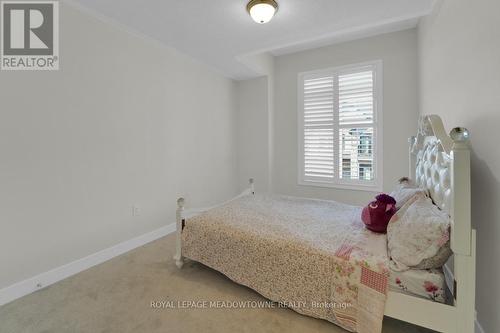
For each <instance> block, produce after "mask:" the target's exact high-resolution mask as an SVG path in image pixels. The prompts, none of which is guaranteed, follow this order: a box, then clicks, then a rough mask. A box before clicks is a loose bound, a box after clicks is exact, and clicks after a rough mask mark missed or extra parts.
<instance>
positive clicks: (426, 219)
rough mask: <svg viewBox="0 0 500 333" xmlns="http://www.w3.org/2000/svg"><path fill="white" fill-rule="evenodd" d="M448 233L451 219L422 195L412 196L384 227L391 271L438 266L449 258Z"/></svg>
mask: <svg viewBox="0 0 500 333" xmlns="http://www.w3.org/2000/svg"><path fill="white" fill-rule="evenodd" d="M449 230H450V217H449V216H448V215H447V214H446V213H444V212H442V211H441V210H440V209H439V208H438V207H437V206H436V205H434V204H433V203H432V201H431V199H429V198H427V197H426V196H425V195H424V194H417V195H414V196H413V197H412V198H411V199H410V200H408V202H406V204H405V205H404V206H403V207H402V208H401V209H400V210H399V211H398V212H397V213H396V214H395V215H394V216H393V217H392V219H391V221H390V222H389V225H388V226H387V246H388V252H389V257H390V258H391V263H390V266H391V268H392V269H394V270H396V271H402V270H407V269H408V268H420V269H427V268H438V267H441V266H442V265H443V264H444V263H445V262H446V260H447V259H448V258H449V256H450V255H451V250H449V239H450V234H449ZM446 247H448V249H446ZM443 248H444V250H443ZM429 266H432V267H429Z"/></svg>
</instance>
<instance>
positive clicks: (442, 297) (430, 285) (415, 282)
mask: <svg viewBox="0 0 500 333" xmlns="http://www.w3.org/2000/svg"><path fill="white" fill-rule="evenodd" d="M389 290H391V291H395V292H399V293H403V294H407V295H411V296H417V297H421V298H426V299H429V300H432V301H435V302H440V303H446V280H445V276H444V273H443V270H442V269H426V270H421V269H410V270H407V271H404V272H395V271H392V270H391V271H390V277H389Z"/></svg>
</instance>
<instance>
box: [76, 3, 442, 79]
mask: <svg viewBox="0 0 500 333" xmlns="http://www.w3.org/2000/svg"><path fill="white" fill-rule="evenodd" d="M73 1H76V2H78V3H79V4H81V5H82V6H83V7H86V8H87V9H89V10H91V11H94V12H97V13H99V14H100V15H104V16H106V17H108V18H110V19H112V20H113V21H116V22H118V23H120V24H122V25H125V26H127V27H128V28H130V29H132V30H134V31H136V32H138V33H141V34H143V35H146V36H148V37H151V38H153V39H156V40H158V41H159V42H161V43H163V44H166V45H168V46H170V47H174V48H176V49H177V50H179V51H181V52H183V53H185V54H187V55H189V56H191V57H193V58H195V59H197V60H199V61H201V62H203V63H205V64H207V65H209V66H211V67H212V68H214V69H216V70H218V71H219V72H221V73H222V74H223V75H225V76H227V77H230V78H234V79H247V78H251V77H255V76H258V74H259V73H256V72H255V71H254V70H252V69H251V68H250V67H249V66H247V65H245V63H244V61H242V59H244V58H245V56H246V55H255V54H258V53H263V52H269V53H271V54H273V55H283V54H287V53H292V52H296V51H300V50H305V49H310V48H314V47H319V46H323V45H328V44H333V43H336V42H340V41H346V40H352V39H356V38H362V37H367V36H371V35H375V34H380V33H385V32H391V31H397V30H402V29H407V28H411V27H415V26H416V24H417V22H418V19H419V18H420V17H422V16H424V15H427V14H428V13H429V12H430V10H431V9H432V6H433V4H434V0H307V1H304V0H277V1H278V3H279V6H280V8H279V10H278V12H277V14H276V16H275V17H274V19H273V20H272V21H271V22H270V23H268V24H264V25H259V24H256V23H255V22H253V21H252V19H251V18H250V17H249V15H248V14H247V12H246V9H245V6H246V4H247V0H180V1H179V0H142V1H137V0H120V1H116V0H73Z"/></svg>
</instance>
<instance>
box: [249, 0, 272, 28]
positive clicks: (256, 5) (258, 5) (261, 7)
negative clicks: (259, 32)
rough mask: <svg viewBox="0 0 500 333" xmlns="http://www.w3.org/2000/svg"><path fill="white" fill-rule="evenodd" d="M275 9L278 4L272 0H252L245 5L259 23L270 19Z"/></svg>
mask: <svg viewBox="0 0 500 333" xmlns="http://www.w3.org/2000/svg"><path fill="white" fill-rule="evenodd" d="M277 9H278V4H277V3H276V1H274V0H252V1H250V2H249V3H248V5H247V10H248V13H249V14H250V16H251V17H252V19H253V20H254V21H255V22H257V23H259V24H264V23H267V22H269V21H271V19H272V18H273V17H274V14H275V13H276V10H277Z"/></svg>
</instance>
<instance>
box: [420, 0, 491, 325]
mask: <svg viewBox="0 0 500 333" xmlns="http://www.w3.org/2000/svg"><path fill="white" fill-rule="evenodd" d="M499 13H500V2H499V1H497V0H480V1H469V0H445V1H438V2H437V4H436V7H435V11H434V13H433V14H432V15H431V16H429V17H427V18H426V19H424V20H423V21H422V22H421V24H420V26H419V55H420V56H419V59H420V112H421V113H422V114H430V113H436V114H439V115H440V116H441V117H442V118H443V120H444V122H445V126H446V127H447V128H451V127H454V126H465V127H467V128H468V129H469V130H470V132H471V144H472V161H471V163H472V221H473V223H474V225H475V227H476V228H477V232H478V236H477V237H478V239H477V246H478V248H477V251H478V253H477V286H476V289H477V292H476V308H477V311H478V319H479V322H480V323H481V325H482V326H483V328H484V331H485V332H500V317H499V316H498V310H499V309H500V285H499V284H498V281H499V280H500V265H499V262H498V258H499V257H500V205H499V203H500V176H499V175H500V173H499V172H500V153H499V149H498V126H499V124H500V42H499V41H500V16H499Z"/></svg>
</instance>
